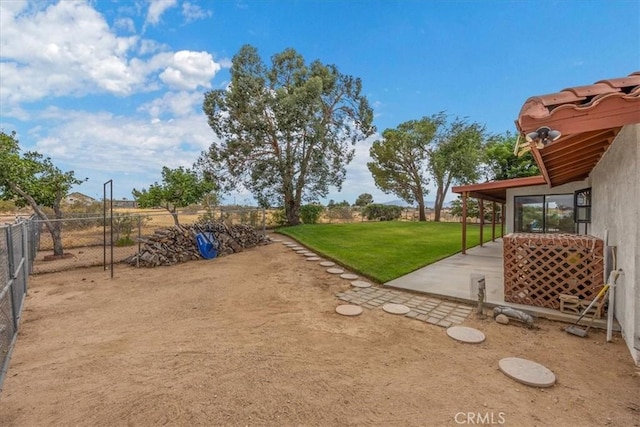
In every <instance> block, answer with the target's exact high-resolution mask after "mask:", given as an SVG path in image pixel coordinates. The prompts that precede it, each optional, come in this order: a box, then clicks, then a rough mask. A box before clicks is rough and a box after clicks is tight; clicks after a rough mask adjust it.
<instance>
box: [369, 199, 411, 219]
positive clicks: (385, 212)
mask: <svg viewBox="0 0 640 427" xmlns="http://www.w3.org/2000/svg"><path fill="white" fill-rule="evenodd" d="M364 214H365V215H366V216H367V219H368V220H374V219H379V220H380V221H393V220H394V219H398V218H400V215H402V208H401V207H400V206H393V205H382V204H379V203H372V204H370V205H367V206H366V207H365V208H364Z"/></svg>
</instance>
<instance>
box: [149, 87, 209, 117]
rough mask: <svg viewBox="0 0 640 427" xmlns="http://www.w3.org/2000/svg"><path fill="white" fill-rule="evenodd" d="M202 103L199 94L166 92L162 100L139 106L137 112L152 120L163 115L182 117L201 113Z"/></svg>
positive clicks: (201, 97)
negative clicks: (144, 113)
mask: <svg viewBox="0 0 640 427" xmlns="http://www.w3.org/2000/svg"><path fill="white" fill-rule="evenodd" d="M202 101H203V95H202V93H200V92H186V91H180V92H167V93H166V94H164V96H162V98H157V99H154V100H153V101H151V102H148V103H146V104H143V105H141V106H140V108H138V111H143V112H146V113H147V114H149V116H151V118H152V120H153V119H158V118H159V117H161V116H165V115H171V116H173V117H184V116H188V115H190V114H196V113H199V112H200V111H202Z"/></svg>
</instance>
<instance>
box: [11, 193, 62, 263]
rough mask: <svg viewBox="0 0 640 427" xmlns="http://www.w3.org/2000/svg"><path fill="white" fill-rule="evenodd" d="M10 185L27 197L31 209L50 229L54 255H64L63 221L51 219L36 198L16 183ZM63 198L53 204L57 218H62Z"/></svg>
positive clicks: (59, 197)
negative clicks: (61, 204) (61, 202)
mask: <svg viewBox="0 0 640 427" xmlns="http://www.w3.org/2000/svg"><path fill="white" fill-rule="evenodd" d="M9 187H10V188H11V190H13V191H14V192H16V193H17V194H19V195H20V196H21V197H22V198H23V199H25V200H26V201H27V203H29V206H31V209H33V211H34V212H35V213H36V215H38V218H40V219H41V220H42V221H43V222H44V225H45V226H46V227H47V230H49V234H51V240H53V255H56V256H62V255H64V249H63V247H62V222H61V221H55V222H54V221H50V220H49V217H48V216H47V214H46V213H44V211H43V210H42V209H40V206H39V205H38V203H37V202H36V201H35V199H34V198H33V197H31V196H30V195H29V194H27V193H26V192H24V191H23V190H22V188H20V187H18V186H17V185H16V184H15V183H12V182H10V183H9ZM61 199H62V197H61V196H58V197H57V200H56V201H55V202H54V204H53V211H54V212H55V214H56V218H57V219H62V212H61V211H60V200H61Z"/></svg>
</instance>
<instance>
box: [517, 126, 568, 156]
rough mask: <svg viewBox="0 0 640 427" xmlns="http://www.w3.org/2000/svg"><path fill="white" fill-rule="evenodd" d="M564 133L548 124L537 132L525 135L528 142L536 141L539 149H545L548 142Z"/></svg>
mask: <svg viewBox="0 0 640 427" xmlns="http://www.w3.org/2000/svg"><path fill="white" fill-rule="evenodd" d="M561 136H562V134H561V133H560V131H558V130H553V129H551V128H550V127H548V126H542V127H540V128H538V129H537V130H536V131H535V132H531V133H528V134H526V135H525V138H526V139H527V141H528V142H535V143H536V148H537V149H538V150H541V149H543V148H544V147H545V146H546V145H547V144H549V143H551V142H553V141H555V140H557V139H558V138H560V137H561Z"/></svg>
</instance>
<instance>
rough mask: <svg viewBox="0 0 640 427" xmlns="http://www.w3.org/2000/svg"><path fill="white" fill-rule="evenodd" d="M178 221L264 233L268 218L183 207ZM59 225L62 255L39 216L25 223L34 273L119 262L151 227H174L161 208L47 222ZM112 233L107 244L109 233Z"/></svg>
mask: <svg viewBox="0 0 640 427" xmlns="http://www.w3.org/2000/svg"><path fill="white" fill-rule="evenodd" d="M178 219H179V221H180V224H184V225H186V224H192V223H194V222H197V221H199V220H201V219H203V220H212V221H223V222H224V223H225V224H227V225H229V226H231V225H234V224H243V225H249V226H251V227H253V228H255V229H256V230H262V233H263V234H264V233H265V230H266V227H267V226H268V224H267V221H268V216H267V214H266V213H265V210H264V209H262V208H237V209H229V208H218V209H215V210H207V211H205V210H196V209H194V210H184V211H181V212H179V213H178ZM51 222H52V223H56V224H57V225H58V226H59V227H60V231H61V234H60V235H61V240H62V247H63V249H64V254H63V255H62V256H56V255H55V254H54V251H53V247H54V243H53V238H52V235H51V233H50V231H49V229H48V228H47V226H46V224H45V222H44V221H42V220H32V221H31V222H30V223H31V224H32V226H33V227H34V228H35V229H36V230H38V234H37V240H36V242H35V245H34V247H35V248H37V255H36V257H35V261H34V264H33V270H32V272H33V273H34V274H42V273H52V272H57V271H65V270H71V269H75V268H84V267H94V266H102V265H105V263H106V264H110V263H111V254H112V253H113V262H114V263H119V262H123V261H125V260H126V259H127V258H130V257H132V256H134V255H135V254H137V253H138V252H139V250H140V245H139V241H140V240H144V239H146V238H148V237H149V236H151V235H153V234H154V233H155V231H156V230H158V229H164V228H169V227H172V226H173V225H175V223H174V219H173V216H172V215H171V214H170V213H169V212H167V211H159V210H136V209H132V210H130V211H115V210H114V213H113V216H107V217H106V219H105V217H104V216H96V215H95V214H93V215H89V216H84V215H83V216H78V215H77V214H74V216H73V217H68V218H64V219H61V220H52V221H51ZM112 234H113V247H112V246H111V236H112Z"/></svg>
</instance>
